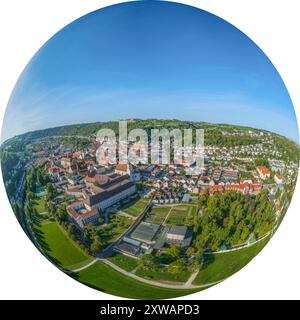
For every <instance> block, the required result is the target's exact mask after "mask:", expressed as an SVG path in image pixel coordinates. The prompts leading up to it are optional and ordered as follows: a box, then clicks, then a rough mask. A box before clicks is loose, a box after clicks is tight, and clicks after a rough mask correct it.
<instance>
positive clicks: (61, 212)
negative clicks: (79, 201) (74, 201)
mask: <svg viewBox="0 0 300 320" xmlns="http://www.w3.org/2000/svg"><path fill="white" fill-rule="evenodd" d="M56 214H57V219H58V220H59V221H61V222H63V221H67V220H68V214H67V209H66V206H65V205H63V204H62V205H60V206H59V207H58V209H57V212H56Z"/></svg>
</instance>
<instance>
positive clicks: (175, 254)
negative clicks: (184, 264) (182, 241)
mask: <svg viewBox="0 0 300 320" xmlns="http://www.w3.org/2000/svg"><path fill="white" fill-rule="evenodd" d="M166 254H168V255H169V256H171V257H172V258H174V259H178V258H179V257H180V247H179V246H178V245H176V244H173V245H172V246H171V247H170V248H168V249H167V250H166Z"/></svg>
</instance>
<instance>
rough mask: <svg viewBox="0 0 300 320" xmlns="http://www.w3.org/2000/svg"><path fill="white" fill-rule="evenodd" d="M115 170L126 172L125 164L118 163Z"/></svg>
mask: <svg viewBox="0 0 300 320" xmlns="http://www.w3.org/2000/svg"><path fill="white" fill-rule="evenodd" d="M116 170H119V171H127V164H124V163H119V164H117V166H116Z"/></svg>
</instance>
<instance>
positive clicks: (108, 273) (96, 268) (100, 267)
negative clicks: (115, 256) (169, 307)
mask: <svg viewBox="0 0 300 320" xmlns="http://www.w3.org/2000/svg"><path fill="white" fill-rule="evenodd" d="M74 278H75V279H77V280H78V281H80V282H82V283H84V284H86V285H88V286H90V287H92V288H95V289H98V290H100V291H102V292H106V293H108V294H113V295H116V296H121V297H126V298H130V299H168V298H175V297H179V296H182V295H186V294H191V293H194V292H197V291H199V289H198V290H195V289H167V288H162V287H156V286H152V285H149V284H146V283H143V282H139V281H137V280H135V279H132V278H129V277H127V276H125V275H123V274H121V273H119V272H118V271H116V270H114V269H112V268H111V267H109V266H107V265H105V264H104V263H103V262H101V261H97V262H96V263H95V264H93V265H91V266H90V267H88V268H86V269H84V270H82V271H80V272H79V273H77V274H75V275H74Z"/></svg>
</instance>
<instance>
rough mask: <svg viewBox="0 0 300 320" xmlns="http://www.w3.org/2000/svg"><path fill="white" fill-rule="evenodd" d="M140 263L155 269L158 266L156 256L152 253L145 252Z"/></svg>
mask: <svg viewBox="0 0 300 320" xmlns="http://www.w3.org/2000/svg"><path fill="white" fill-rule="evenodd" d="M138 263H139V265H140V266H141V267H143V268H145V269H147V270H150V269H155V268H156V266H157V260H156V257H155V256H153V255H152V254H143V255H141V256H140V258H139V260H138Z"/></svg>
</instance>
